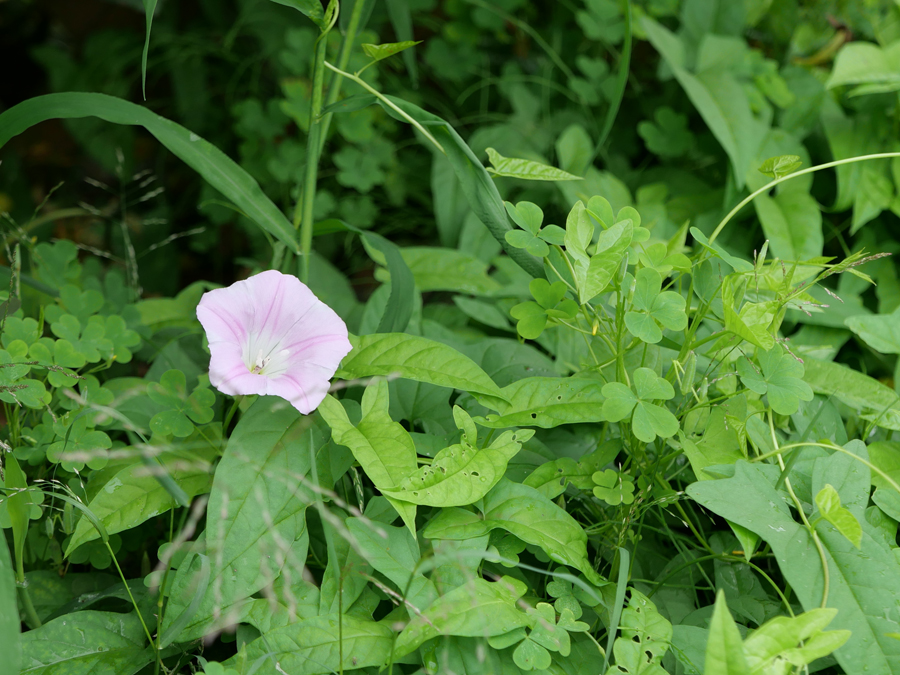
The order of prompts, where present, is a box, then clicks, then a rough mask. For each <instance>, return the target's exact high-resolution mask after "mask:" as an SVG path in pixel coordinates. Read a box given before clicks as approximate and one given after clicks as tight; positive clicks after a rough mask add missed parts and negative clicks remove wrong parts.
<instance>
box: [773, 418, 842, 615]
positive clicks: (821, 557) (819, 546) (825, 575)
mask: <svg viewBox="0 0 900 675" xmlns="http://www.w3.org/2000/svg"><path fill="white" fill-rule="evenodd" d="M768 417H769V434H770V436H771V437H772V447H773V448H775V450H776V453H777V454H776V455H775V458H776V459H777V460H778V466H780V467H781V472H782V473H784V459H783V458H782V456H781V452H780V448H779V447H778V436H777V435H776V434H775V417H774V415H773V414H772V409H771V408H769V410H768ZM784 487H785V489H786V490H787V491H788V494H789V495H790V496H791V500H792V501H793V502H794V507H795V508H796V509H797V513H799V514H800V520H802V521H803V524H804V525H806V529H807V530H808V531H809V535H810V536H811V537H812V540H813V544H815V546H816V551H818V552H819V560H821V561H822V580H823V588H822V604H821V607H827V606H828V590H829V585H830V583H831V578H830V577H831V575H830V573H829V571H828V558H827V557H826V556H825V549H824V548H823V547H822V542H821V540H820V539H819V534H818V533H817V532H816V528H815V527H813V525H812V524H811V523H810V522H809V519H808V518H807V517H806V512H805V511H804V510H803V504H801V503H800V500H799V499H798V498H797V495H796V494H795V493H794V488H793V486H792V485H791V479H790V478H785V479H784Z"/></svg>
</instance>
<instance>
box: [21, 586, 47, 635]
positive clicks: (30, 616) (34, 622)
mask: <svg viewBox="0 0 900 675" xmlns="http://www.w3.org/2000/svg"><path fill="white" fill-rule="evenodd" d="M22 577H23V578H22V580H21V581H20V582H19V584H18V588H19V599H20V600H21V601H22V607H24V608H25V623H26V624H28V627H29V628H32V629H34V628H40V627H41V625H42V624H41V618H40V617H39V616H38V615H37V611H35V609H34V603H32V602H31V594H30V593H29V592H28V588H26V586H25V579H24V577H25V575H24V574H23V575H22Z"/></svg>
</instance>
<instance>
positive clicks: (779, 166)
mask: <svg viewBox="0 0 900 675" xmlns="http://www.w3.org/2000/svg"><path fill="white" fill-rule="evenodd" d="M801 166H803V160H801V159H800V157H799V156H798V155H779V156H778V157H769V159H767V160H766V161H765V162H763V163H762V164H761V165H760V167H759V169H758V171H759V172H760V173H761V174H763V175H764V176H768V177H769V178H772V179H776V178H781V177H782V176H789V175H791V174H792V173H794V172H795V171H796V170H797V169H799V168H800V167H801Z"/></svg>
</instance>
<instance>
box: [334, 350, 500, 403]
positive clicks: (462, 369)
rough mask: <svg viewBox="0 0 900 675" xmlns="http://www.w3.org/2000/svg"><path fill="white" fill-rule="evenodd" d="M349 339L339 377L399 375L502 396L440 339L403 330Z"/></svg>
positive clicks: (472, 392) (439, 384) (466, 358)
mask: <svg viewBox="0 0 900 675" xmlns="http://www.w3.org/2000/svg"><path fill="white" fill-rule="evenodd" d="M350 341H351V343H352V344H353V351H352V352H350V354H348V355H347V356H346V357H345V358H344V361H343V363H342V364H341V369H340V370H339V371H338V376H339V377H341V378H343V379H348V380H349V379H357V378H363V377H373V376H382V377H387V376H394V375H399V376H400V377H405V378H408V379H410V380H418V381H419V382H428V383H430V384H436V385H438V386H441V387H453V388H455V389H461V390H462V391H467V392H469V393H471V394H473V395H475V396H476V397H478V396H479V395H481V396H486V397H489V398H499V399H501V400H502V399H503V394H502V393H501V392H500V388H499V387H498V386H497V385H496V384H495V383H494V381H493V380H492V379H491V378H490V377H489V376H488V374H487V373H485V372H484V371H483V370H482V369H481V368H480V367H479V366H478V365H477V364H476V363H475V362H474V361H472V360H471V359H470V358H468V357H467V356H464V355H463V354H461V353H459V352H458V351H456V350H455V349H453V348H452V347H448V346H447V345H444V344H442V343H440V342H434V341H432V340H428V339H426V338H423V337H419V336H416V335H407V334H405V333H380V334H376V335H363V336H361V337H355V336H351V338H350Z"/></svg>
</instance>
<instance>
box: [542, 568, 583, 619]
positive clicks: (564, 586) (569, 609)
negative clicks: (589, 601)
mask: <svg viewBox="0 0 900 675" xmlns="http://www.w3.org/2000/svg"><path fill="white" fill-rule="evenodd" d="M554 571H555V572H560V573H563V574H568V570H566V569H565V568H564V567H557V568H556V570H554ZM546 591H547V595H549V596H550V597H551V598H556V600H555V601H554V603H553V607H554V609H556V611H557V612H559V613H560V614H563V613H564V612H566V613H567V614H566V616H568V617H570V618H571V619H572V620H575V619H580V618H581V615H582V614H583V613H584V610H582V608H581V603H580V602H578V599H577V598H576V597H575V593H574V591H573V588H572V582H570V581H566V580H565V579H560V578H558V577H555V578H554V579H553V581H550V582H548V583H547V587H546ZM576 623H581V622H579V621H576ZM560 625H562V620H561V619H560ZM567 630H568V629H567Z"/></svg>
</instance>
